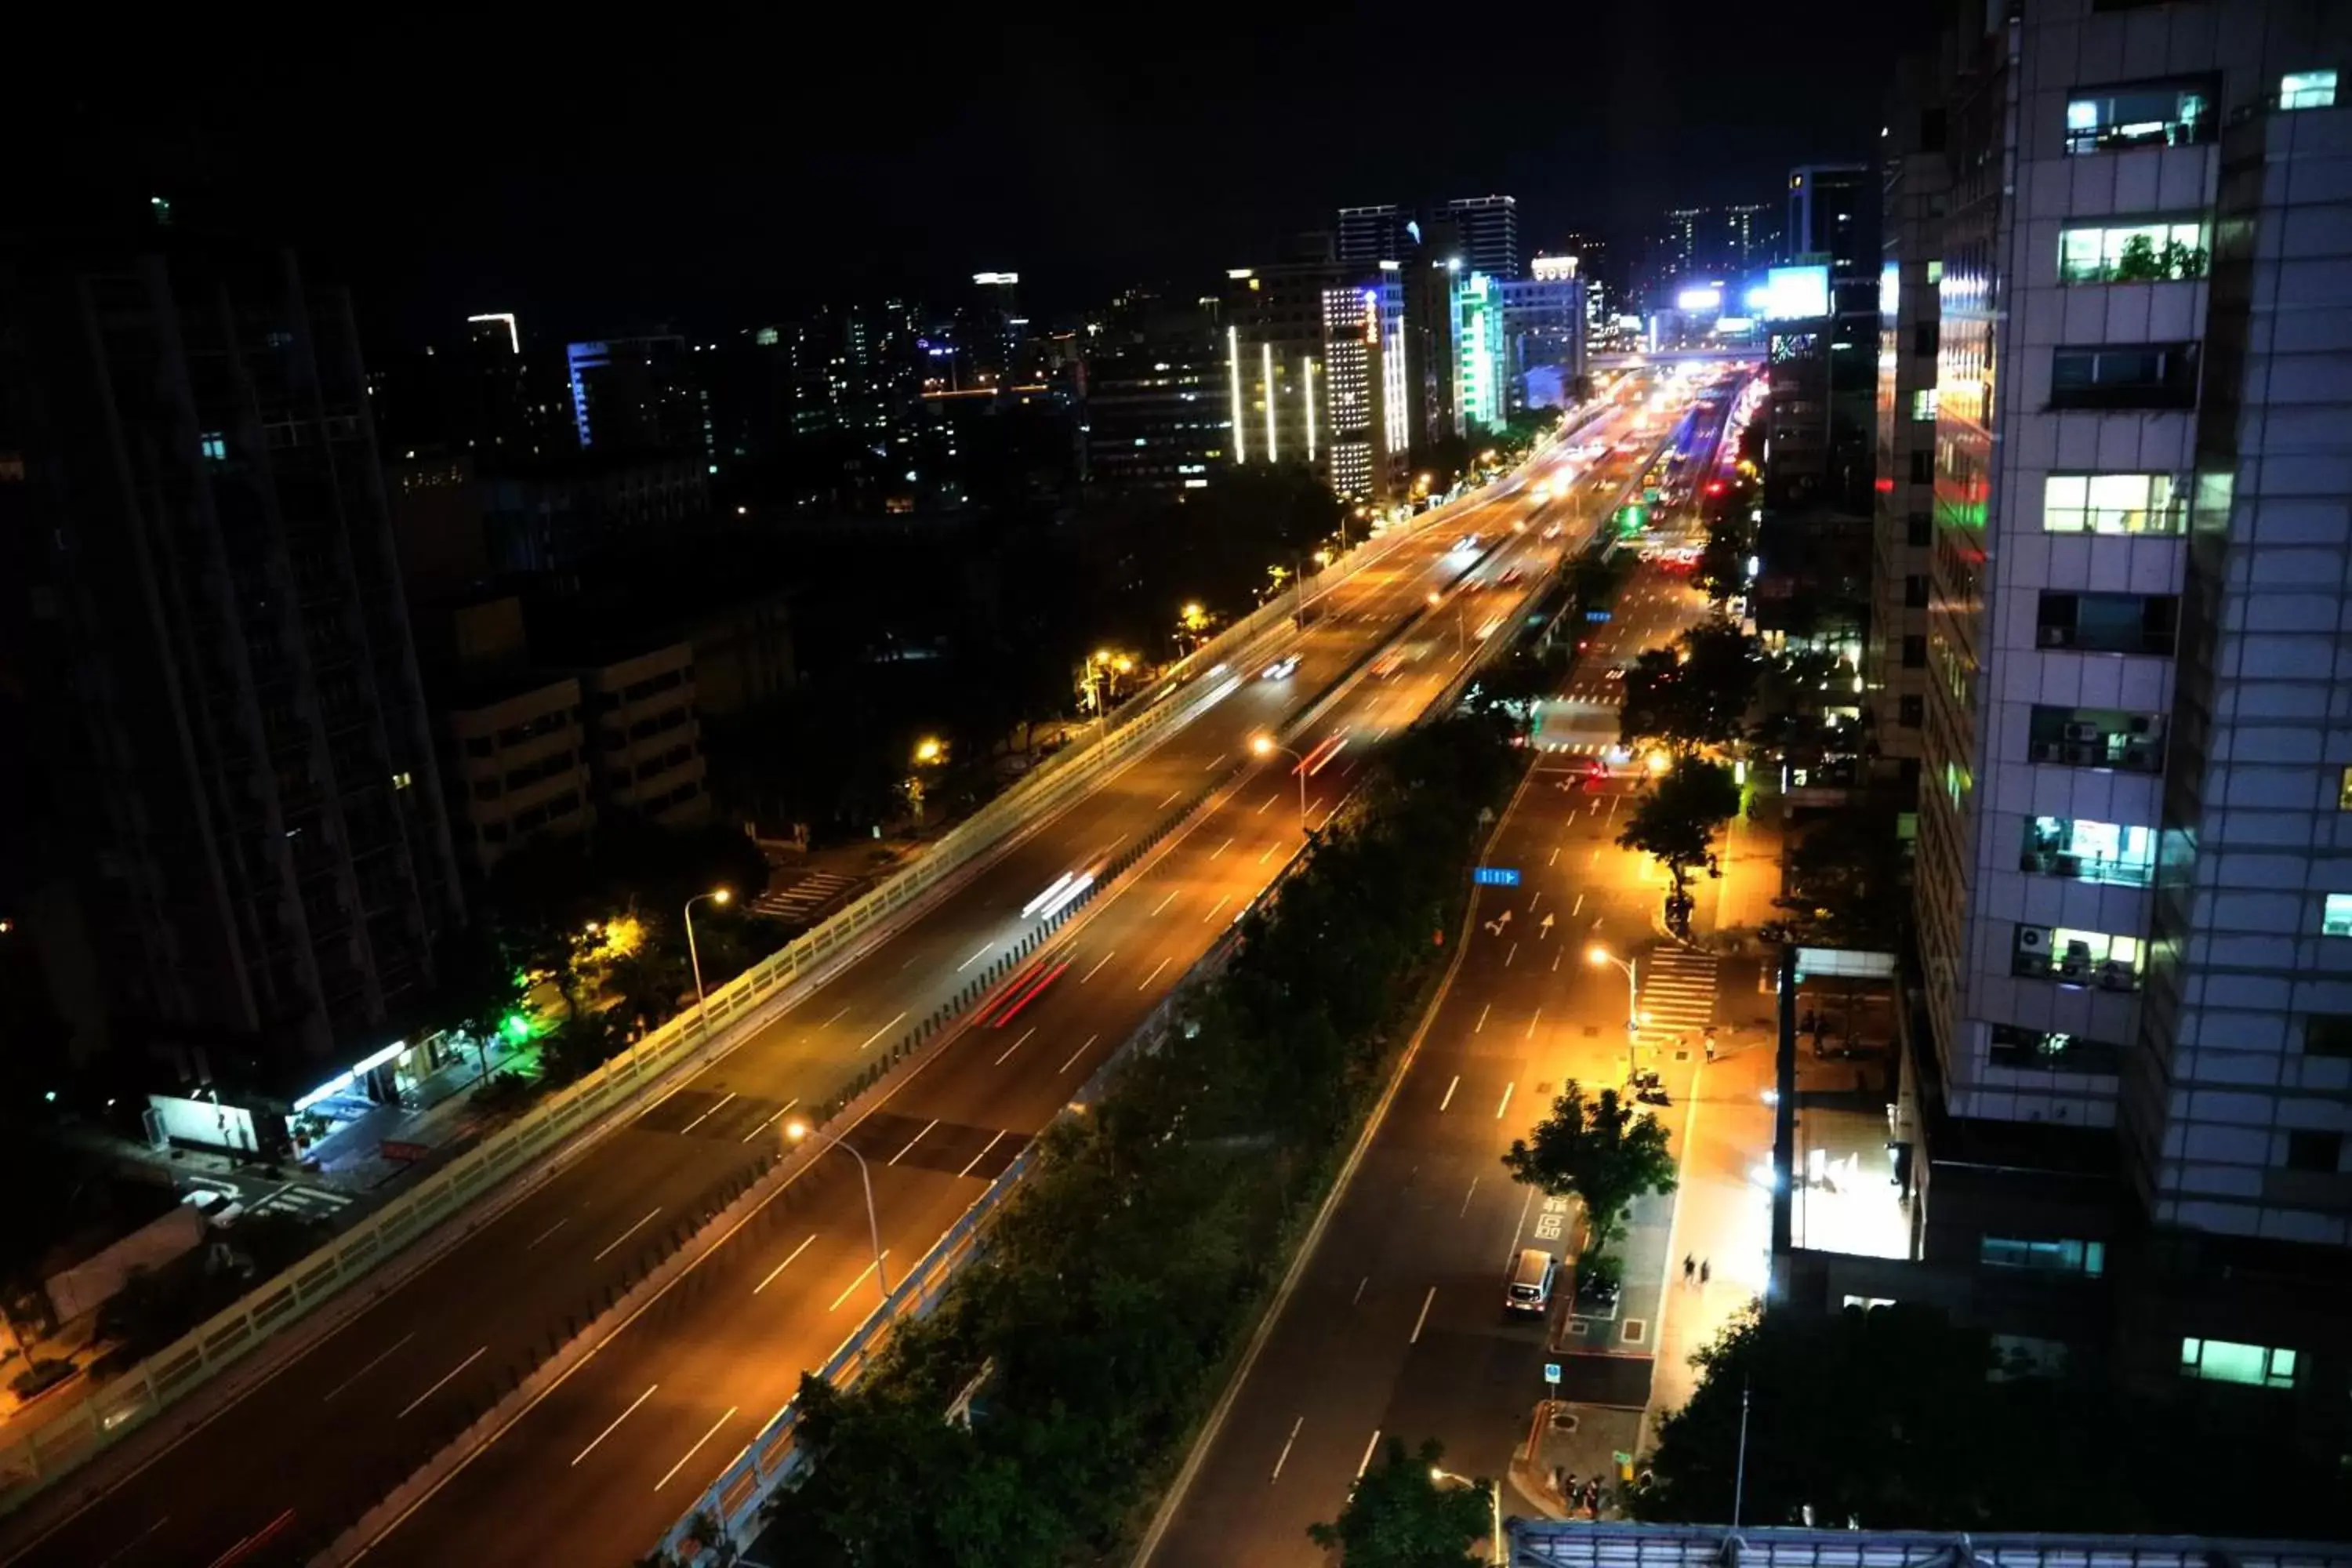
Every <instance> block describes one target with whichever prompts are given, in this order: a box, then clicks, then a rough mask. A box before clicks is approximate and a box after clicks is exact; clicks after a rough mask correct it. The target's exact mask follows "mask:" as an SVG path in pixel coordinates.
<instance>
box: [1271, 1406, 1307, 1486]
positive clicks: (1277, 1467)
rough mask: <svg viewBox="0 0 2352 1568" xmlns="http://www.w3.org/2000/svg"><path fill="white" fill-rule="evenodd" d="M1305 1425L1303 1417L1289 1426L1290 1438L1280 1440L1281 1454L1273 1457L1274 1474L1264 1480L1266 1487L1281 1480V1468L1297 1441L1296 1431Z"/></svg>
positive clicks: (1305, 1418) (1305, 1421)
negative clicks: (1291, 1447)
mask: <svg viewBox="0 0 2352 1568" xmlns="http://www.w3.org/2000/svg"><path fill="white" fill-rule="evenodd" d="M1306 1425H1307V1417H1306V1416H1304V1415H1302V1416H1300V1417H1299V1418H1298V1419H1297V1420H1296V1421H1293V1422H1292V1423H1291V1424H1290V1436H1287V1437H1285V1438H1284V1439H1283V1440H1282V1452H1281V1453H1279V1454H1276V1456H1275V1457H1274V1474H1272V1475H1270V1476H1268V1477H1266V1478H1265V1484H1266V1485H1268V1486H1272V1485H1274V1483H1275V1482H1276V1481H1278V1480H1280V1479H1282V1467H1283V1466H1284V1464H1286V1462H1287V1461H1288V1460H1289V1458H1290V1446H1291V1445H1292V1444H1293V1443H1296V1442H1297V1441H1298V1429H1299V1428H1300V1427H1301V1426H1306Z"/></svg>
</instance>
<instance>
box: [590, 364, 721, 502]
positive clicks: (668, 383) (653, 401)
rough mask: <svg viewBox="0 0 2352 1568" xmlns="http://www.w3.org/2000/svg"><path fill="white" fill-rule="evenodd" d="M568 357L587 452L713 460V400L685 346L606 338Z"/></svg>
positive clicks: (715, 441)
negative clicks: (691, 456)
mask: <svg viewBox="0 0 2352 1568" xmlns="http://www.w3.org/2000/svg"><path fill="white" fill-rule="evenodd" d="M565 357H566V358H567V360H568V361H569V363H570V367H571V374H572V418H573V421H574V423H575V425H576V426H577V428H578V430H579V434H580V449H581V450H582V451H583V452H585V451H598V452H605V453H613V452H623V453H643V452H669V453H685V452H692V453H699V454H701V455H702V456H703V458H704V459H705V461H706V462H708V461H709V460H710V458H712V456H713V455H714V453H713V448H714V447H715V446H716V444H717V437H716V432H715V426H714V424H713V421H712V419H711V417H710V397H709V393H708V392H706V391H705V390H704V389H703V387H702V386H701V384H700V382H699V379H698V377H697V376H696V375H695V374H694V367H693V366H692V364H691V363H689V358H688V347H687V343H686V340H685V339H683V338H679V337H674V336H670V335H667V334H663V335H660V336H655V337H640V338H607V339H604V341H602V342H590V343H573V344H572V345H571V348H570V349H569V350H568V351H567V353H566V356H565ZM713 471H714V472H715V471H716V470H715V468H714V470H713Z"/></svg>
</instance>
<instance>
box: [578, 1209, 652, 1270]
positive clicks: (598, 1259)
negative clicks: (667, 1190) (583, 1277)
mask: <svg viewBox="0 0 2352 1568" xmlns="http://www.w3.org/2000/svg"><path fill="white" fill-rule="evenodd" d="M659 1213H661V1205H658V1204H656V1205H654V1206H653V1207H652V1208H649V1209H647V1210H646V1217H645V1218H643V1219H641V1220H639V1221H637V1223H636V1224H635V1225H633V1226H630V1227H629V1228H628V1229H626V1230H625V1231H623V1232H622V1233H621V1234H620V1235H618V1236H616V1237H614V1238H613V1239H612V1240H610V1241H608V1242H606V1243H605V1244H604V1251H603V1252H600V1253H598V1254H597V1255H596V1256H595V1257H594V1258H591V1259H589V1261H590V1262H592V1263H602V1262H604V1259H605V1258H606V1257H607V1256H608V1255H609V1254H610V1253H611V1252H612V1250H613V1249H614V1247H618V1246H620V1245H621V1243H623V1242H625V1241H626V1240H628V1239H629V1237H633V1236H635V1235H636V1234H637V1232H639V1231H641V1230H643V1229H645V1228H646V1226H649V1225H651V1224H653V1222H654V1215H657V1214H659Z"/></svg>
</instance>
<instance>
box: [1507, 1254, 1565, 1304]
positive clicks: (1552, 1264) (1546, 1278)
mask: <svg viewBox="0 0 2352 1568" xmlns="http://www.w3.org/2000/svg"><path fill="white" fill-rule="evenodd" d="M1556 1279H1559V1258H1554V1257H1553V1256H1552V1255H1551V1254H1550V1253H1549V1252H1546V1251H1545V1250H1544V1249H1543V1248H1542V1247H1523V1248H1521V1249H1520V1252H1519V1255H1518V1257H1517V1258H1515V1259H1513V1260H1512V1263H1511V1280H1510V1284H1509V1286H1508V1288H1507V1289H1505V1290H1504V1292H1503V1309H1504V1310H1506V1311H1510V1312H1538V1313H1540V1312H1543V1311H1545V1310H1549V1308H1550V1306H1551V1288H1552V1282H1553V1281H1554V1280H1556Z"/></svg>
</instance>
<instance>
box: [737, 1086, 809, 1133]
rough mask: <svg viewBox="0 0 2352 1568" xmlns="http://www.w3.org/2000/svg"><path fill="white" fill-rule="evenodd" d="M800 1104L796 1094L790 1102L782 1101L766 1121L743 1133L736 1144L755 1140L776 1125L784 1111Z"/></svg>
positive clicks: (799, 1098)
mask: <svg viewBox="0 0 2352 1568" xmlns="http://www.w3.org/2000/svg"><path fill="white" fill-rule="evenodd" d="M800 1102H801V1097H800V1096H799V1095H797V1094H796V1095H794V1096H793V1097H792V1098H791V1099H790V1100H786V1101H784V1102H783V1104H782V1105H780V1106H778V1107H777V1108H776V1109H775V1110H772V1111H771V1112H769V1114H768V1117H767V1120H765V1121H761V1123H760V1125H758V1126H757V1127H754V1128H752V1129H751V1131H749V1132H746V1133H744V1134H743V1136H742V1137H741V1138H740V1140H738V1142H744V1143H749V1142H751V1140H752V1139H754V1138H757V1137H758V1136H759V1135H760V1134H761V1133H762V1132H765V1131H767V1130H768V1129H769V1128H771V1127H773V1126H774V1125H775V1124H776V1121H777V1119H778V1118H780V1117H782V1115H783V1113H784V1112H785V1111H787V1110H791V1109H792V1108H793V1106H795V1105H798V1104H799V1103H800Z"/></svg>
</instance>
